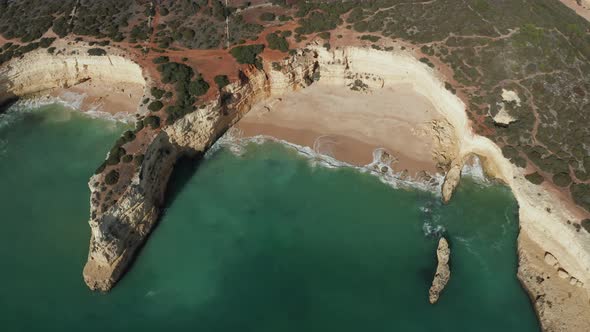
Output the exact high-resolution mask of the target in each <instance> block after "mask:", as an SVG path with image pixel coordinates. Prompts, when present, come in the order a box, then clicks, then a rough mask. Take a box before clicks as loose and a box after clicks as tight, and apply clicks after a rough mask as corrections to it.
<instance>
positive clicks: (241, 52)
mask: <svg viewBox="0 0 590 332" xmlns="http://www.w3.org/2000/svg"><path fill="white" fill-rule="evenodd" d="M262 51H264V45H262V44H255V45H245V46H236V47H234V48H232V49H231V51H230V53H231V55H232V56H233V57H234V58H235V59H236V61H238V63H241V64H250V65H254V64H259V63H261V62H260V59H259V58H258V54H260V53H262Z"/></svg>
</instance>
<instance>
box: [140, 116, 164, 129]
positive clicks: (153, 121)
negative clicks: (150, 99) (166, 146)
mask: <svg viewBox="0 0 590 332" xmlns="http://www.w3.org/2000/svg"><path fill="white" fill-rule="evenodd" d="M143 124H144V126H150V128H152V129H156V128H159V127H160V117H159V116H156V115H150V116H147V117H146V118H145V119H143Z"/></svg>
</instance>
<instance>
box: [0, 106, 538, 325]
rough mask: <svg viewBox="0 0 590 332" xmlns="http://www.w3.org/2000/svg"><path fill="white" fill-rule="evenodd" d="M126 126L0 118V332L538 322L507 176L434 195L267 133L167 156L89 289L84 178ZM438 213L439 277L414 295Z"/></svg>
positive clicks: (51, 113) (426, 266) (428, 261)
mask: <svg viewBox="0 0 590 332" xmlns="http://www.w3.org/2000/svg"><path fill="white" fill-rule="evenodd" d="M125 129H126V127H125V126H124V125H122V124H117V123H114V122H111V121H106V120H92V119H89V118H87V117H85V116H83V115H80V114H78V113H76V112H73V111H68V110H65V109H64V108H63V107H60V106H55V105H53V106H45V107H42V109H37V110H34V111H29V112H19V113H18V114H15V113H11V112H9V113H8V114H4V115H0V213H1V214H0V215H1V218H0V220H1V221H0V225H1V228H0V264H1V268H0V285H1V286H0V329H1V330H2V331H203V332H217V331H219V332H226V331H242V332H247V331H259V332H265V331H269V332H270V331H275V332H276V331H285V332H290V331H341V332H348V331H363V332H365V331H368V332H373V331H432V330H437V331H519V332H526V331H538V330H539V327H538V324H537V322H536V319H535V315H534V312H533V310H532V307H531V305H530V303H529V301H528V298H527V296H526V294H525V292H524V291H523V290H522V289H521V287H520V285H519V283H518V281H517V279H516V276H515V273H516V236H517V230H518V224H517V218H516V212H517V205H516V202H515V200H514V198H513V196H512V195H511V193H510V192H509V190H508V189H507V188H505V187H503V186H499V185H486V186H483V185H481V184H477V183H475V182H473V181H470V180H468V179H467V180H465V181H463V182H462V184H461V186H460V187H459V189H458V192H457V194H456V196H455V198H454V199H453V200H452V202H451V203H450V204H449V205H447V206H443V205H442V204H440V202H439V200H438V199H437V198H436V197H435V196H434V195H432V194H430V193H426V192H419V191H408V190H399V189H393V188H391V187H389V186H386V185H384V184H382V183H380V181H379V180H378V179H376V178H374V177H371V176H369V175H366V174H361V173H359V172H357V171H355V170H351V169H345V168H341V169H325V168H321V167H311V166H310V165H309V162H308V161H307V160H305V159H303V158H302V157H300V156H298V155H297V153H296V152H295V151H293V150H290V149H288V148H285V147H283V146H281V145H278V144H276V143H265V144H261V145H256V144H251V145H248V146H247V147H246V153H245V154H243V155H241V156H236V155H234V154H232V153H231V152H230V151H228V150H227V149H223V148H222V149H220V150H219V151H217V152H215V153H213V154H212V155H211V156H210V157H208V158H207V159H206V160H204V161H202V162H201V163H200V164H199V165H198V166H195V165H194V163H191V162H190V161H184V162H183V163H181V164H180V165H179V166H178V171H177V172H176V173H175V174H174V176H173V179H172V184H171V188H170V197H173V199H171V200H170V201H169V202H168V206H167V208H166V211H165V214H164V217H163V218H162V220H161V222H160V224H159V225H158V227H157V229H156V231H155V233H153V235H152V236H151V238H150V240H149V241H148V243H147V244H146V246H145V247H144V249H143V251H142V252H141V255H140V256H139V257H138V259H137V261H136V263H135V264H134V266H133V269H132V270H131V271H130V272H129V273H128V274H127V276H126V277H125V278H124V279H123V280H122V281H121V282H120V283H119V284H118V286H117V287H116V288H115V289H114V290H113V291H112V292H110V293H108V294H99V293H92V292H91V291H89V290H88V289H87V288H86V287H85V285H84V283H83V280H82V277H81V272H82V267H83V265H84V262H85V260H86V255H87V250H88V240H89V227H88V224H87V219H88V209H89V193H88V188H87V181H88V178H89V176H90V175H91V174H92V172H93V171H94V169H95V167H96V166H97V165H98V164H99V163H100V161H101V159H103V158H104V156H105V154H106V152H107V151H108V149H109V147H110V145H111V144H112V142H114V140H115V139H116V138H117V137H118V135H120V134H121V132H122V131H124V130H125ZM425 226H428V227H425ZM437 226H440V227H444V229H446V231H445V234H446V235H447V236H448V238H449V240H450V243H451V247H452V256H451V270H452V277H451V280H450V282H449V284H448V286H447V289H446V290H445V291H444V293H443V294H442V296H441V299H440V301H439V303H438V304H436V305H430V304H429V303H428V288H429V287H430V283H431V281H432V276H433V275H434V271H435V268H436V257H435V250H436V245H437V239H436V238H435V237H433V236H427V235H426V234H425V228H436V227H437Z"/></svg>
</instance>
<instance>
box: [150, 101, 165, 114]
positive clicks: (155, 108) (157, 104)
mask: <svg viewBox="0 0 590 332" xmlns="http://www.w3.org/2000/svg"><path fill="white" fill-rule="evenodd" d="M162 107H164V104H162V102H161V101H159V100H156V101H153V102H151V103H150V104H149V105H148V109H149V110H150V111H152V112H157V111H159V110H161V109H162Z"/></svg>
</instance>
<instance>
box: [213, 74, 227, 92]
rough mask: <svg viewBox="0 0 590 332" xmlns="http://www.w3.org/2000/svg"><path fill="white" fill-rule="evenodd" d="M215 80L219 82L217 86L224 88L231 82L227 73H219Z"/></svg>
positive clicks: (216, 82)
mask: <svg viewBox="0 0 590 332" xmlns="http://www.w3.org/2000/svg"><path fill="white" fill-rule="evenodd" d="M213 80H214V81H215V84H217V87H219V88H220V89H223V88H224V87H225V86H227V85H228V84H229V78H228V77H227V75H217V76H215V78H214V79H213Z"/></svg>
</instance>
